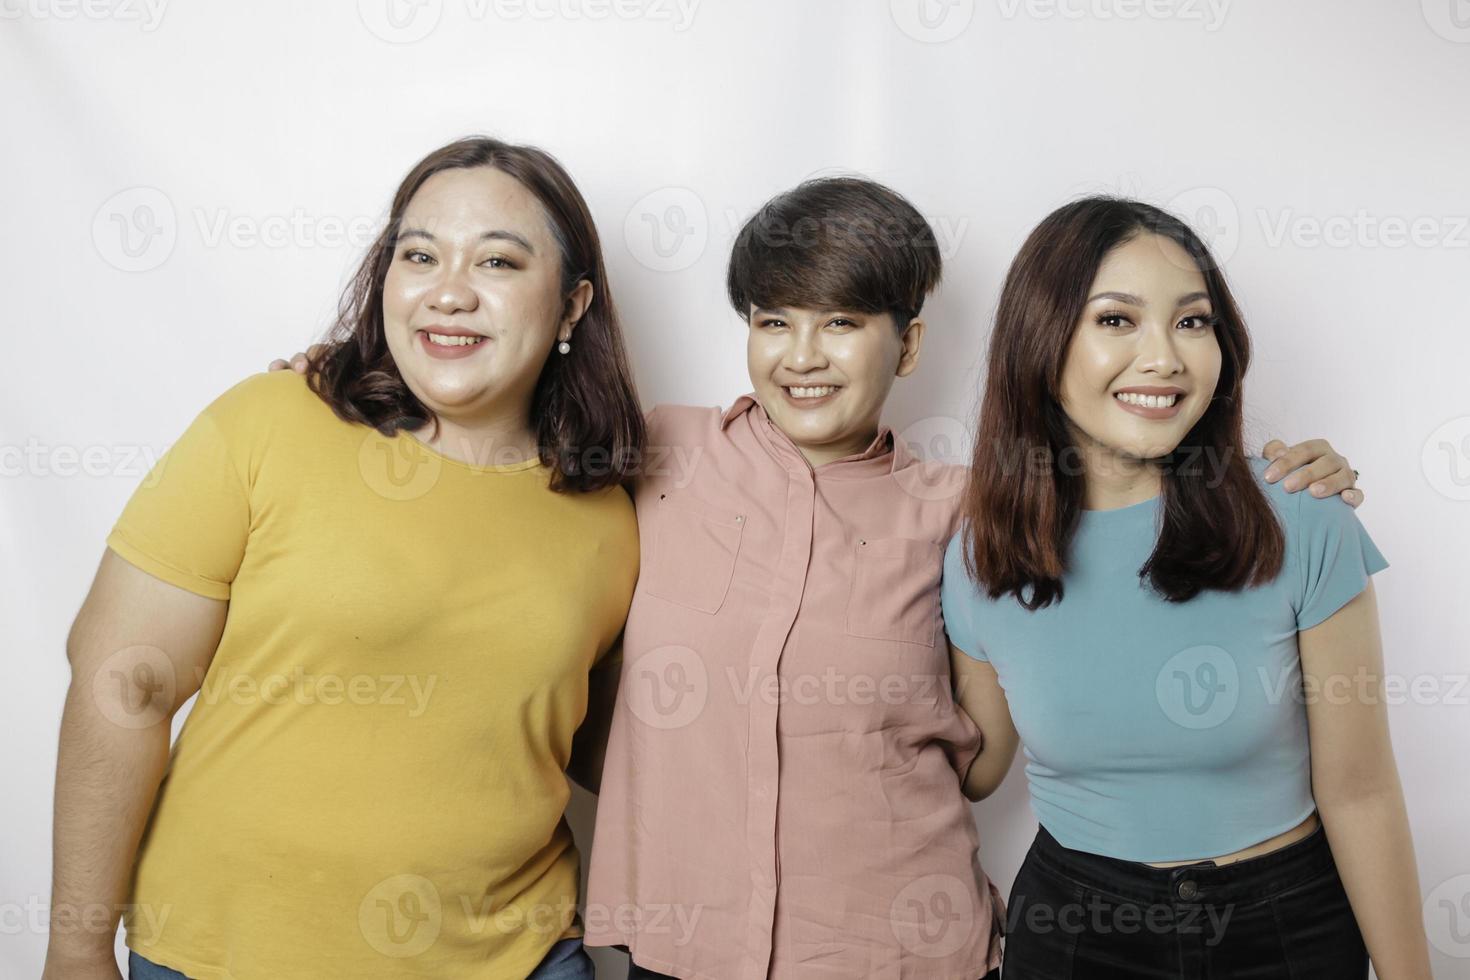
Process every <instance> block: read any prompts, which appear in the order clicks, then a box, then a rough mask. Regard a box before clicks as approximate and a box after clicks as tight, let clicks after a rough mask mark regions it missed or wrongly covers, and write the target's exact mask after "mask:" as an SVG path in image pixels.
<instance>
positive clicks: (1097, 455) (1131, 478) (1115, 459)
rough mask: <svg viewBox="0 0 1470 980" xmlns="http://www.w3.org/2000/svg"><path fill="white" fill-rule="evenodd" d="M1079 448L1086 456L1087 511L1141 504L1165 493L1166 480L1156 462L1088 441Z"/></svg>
mask: <svg viewBox="0 0 1470 980" xmlns="http://www.w3.org/2000/svg"><path fill="white" fill-rule="evenodd" d="M1077 448H1078V449H1079V450H1080V452H1081V454H1082V473H1083V479H1085V480H1086V481H1087V489H1086V492H1085V493H1084V495H1083V501H1082V506H1083V507H1084V508H1085V509H1087V510H1116V509H1118V508H1119V507H1129V506H1132V505H1133V504H1141V503H1143V502H1144V501H1145V500H1149V499H1150V498H1153V497H1157V496H1158V495H1159V493H1160V492H1161V491H1162V490H1163V477H1162V475H1161V474H1160V473H1159V468H1158V466H1157V465H1156V464H1155V463H1154V462H1153V461H1152V460H1147V459H1139V458H1137V457H1135V456H1125V455H1123V454H1121V453H1118V452H1116V451H1114V450H1112V449H1110V448H1108V447H1106V446H1103V445H1099V444H1097V443H1094V442H1092V441H1091V440H1088V439H1085V438H1084V439H1083V440H1082V441H1079V443H1078V444H1077Z"/></svg>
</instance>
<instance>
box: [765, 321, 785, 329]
mask: <svg viewBox="0 0 1470 980" xmlns="http://www.w3.org/2000/svg"><path fill="white" fill-rule="evenodd" d="M761 326H763V327H784V326H786V321H785V320H762V321H761Z"/></svg>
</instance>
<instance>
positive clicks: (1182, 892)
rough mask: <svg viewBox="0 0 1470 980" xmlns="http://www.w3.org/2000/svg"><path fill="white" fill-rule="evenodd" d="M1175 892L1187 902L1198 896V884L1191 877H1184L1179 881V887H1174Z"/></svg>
mask: <svg viewBox="0 0 1470 980" xmlns="http://www.w3.org/2000/svg"><path fill="white" fill-rule="evenodd" d="M1175 893H1176V894H1177V895H1178V896H1179V897H1180V898H1182V899H1184V900H1185V901H1186V902H1188V901H1191V900H1193V899H1195V898H1197V897H1198V896H1199V885H1197V884H1195V883H1194V881H1193V880H1192V879H1190V878H1185V879H1184V880H1183V881H1181V882H1180V883H1179V887H1178V888H1177V889H1175Z"/></svg>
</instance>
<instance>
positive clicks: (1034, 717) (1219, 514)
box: [943, 198, 1429, 980]
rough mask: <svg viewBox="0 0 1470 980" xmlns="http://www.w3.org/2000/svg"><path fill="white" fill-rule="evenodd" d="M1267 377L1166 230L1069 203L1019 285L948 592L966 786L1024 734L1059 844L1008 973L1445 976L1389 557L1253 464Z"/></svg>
mask: <svg viewBox="0 0 1470 980" xmlns="http://www.w3.org/2000/svg"><path fill="white" fill-rule="evenodd" d="M1249 359H1250V348H1249V342H1248V339H1247V336H1246V331H1245V325H1244V323H1243V321H1242V318H1241V314H1240V311H1239V310H1238V308H1237V307H1236V305H1235V301H1234V300H1233V299H1232V297H1231V295H1230V291H1229V289H1228V288H1227V286H1226V283H1225V279H1224V277H1223V275H1222V274H1221V272H1220V270H1219V268H1218V267H1217V266H1216V265H1215V263H1214V262H1213V261H1212V260H1211V258H1210V255H1209V252H1208V250H1207V248H1206V247H1205V245H1204V244H1203V243H1202V242H1201V241H1200V239H1199V238H1198V237H1197V236H1196V235H1195V234H1194V233H1193V232H1192V231H1191V230H1190V229H1189V228H1188V227H1186V226H1185V225H1183V224H1182V223H1180V222H1179V221H1178V220H1177V219H1175V218H1173V217H1171V216H1170V215H1168V214H1165V213H1164V212H1162V211H1159V210H1158V209H1156V208H1153V207H1150V206H1148V205H1144V204H1139V203H1136V202H1133V201H1126V200H1117V199H1112V198H1089V199H1086V200H1082V201H1078V202H1076V203H1073V204H1070V205H1067V206H1066V207H1063V208H1061V209H1059V210H1057V211H1056V212H1054V213H1053V214H1051V215H1050V216H1049V217H1047V218H1046V220H1045V221H1043V222H1042V223H1041V224H1040V225H1039V226H1038V227H1037V228H1036V230H1035V231H1034V232H1032V234H1031V236H1030V238H1029V239H1028V240H1027V242H1026V244H1025V245H1024V246H1023V247H1022V249H1021V251H1020V253H1019V254H1018V256H1017V257H1016V260H1015V262H1014V263H1013V264H1012V266H1011V269H1010V273H1009V275H1008V277H1007V280H1006V284H1005V287H1004V290H1003V292H1002V295H1001V300H1000V306H999V310H998V312H997V321H996V326H995V331H994V334H993V336H992V338H991V346H990V352H989V377H988V382H987V386H986V389H985V396H984V402H983V405H982V408H981V414H980V425H979V431H978V435H977V439H976V445H975V458H974V466H973V469H972V473H971V477H970V482H969V486H968V489H967V491H966V498H965V504H964V516H965V518H966V523H965V525H964V527H963V530H962V531H961V533H960V534H959V535H957V536H956V537H955V539H954V540H953V541H951V542H950V546H949V550H948V553H947V555H946V558H945V569H944V587H943V601H944V619H945V624H946V627H947V629H948V632H949V636H950V640H951V643H952V649H951V656H952V660H953V666H954V675H955V681H956V684H957V687H958V688H959V694H960V701H961V704H962V705H963V706H964V707H965V709H966V710H967V711H968V712H969V713H970V715H971V716H972V717H973V718H974V719H975V721H976V722H977V723H978V724H979V726H980V729H981V731H982V732H983V733H984V736H985V747H984V750H983V751H982V753H981V755H980V756H979V757H978V758H977V760H976V762H975V764H974V765H973V766H972V768H971V769H970V771H969V774H968V777H967V779H966V785H965V789H966V792H967V794H968V795H970V796H971V797H972V798H974V799H979V798H981V797H983V796H985V795H987V794H988V793H990V792H991V791H993V790H994V788H995V787H996V785H998V784H999V782H1000V780H1001V779H1002V778H1003V777H1004V775H1005V772H1006V770H1007V769H1008V768H1009V766H1010V762H1011V759H1012V757H1013V755H1014V752H1015V748H1016V744H1017V740H1018V738H1019V739H1020V740H1021V741H1024V743H1025V746H1026V775H1027V779H1028V782H1029V785H1030V790H1031V798H1032V805H1033V807H1034V809H1035V811H1036V815H1037V817H1038V819H1039V820H1040V823H1041V828H1040V830H1039V832H1038V833H1037V837H1036V841H1035V843H1034V844H1033V845H1032V847H1031V850H1030V852H1029V853H1028V855H1027V857H1026V860H1025V862H1024V864H1023V865H1022V867H1021V870H1020V872H1019V874H1018V875H1017V878H1016V881H1015V885H1014V888H1013V890H1012V893H1011V900H1010V908H1009V916H1008V925H1009V938H1008V940H1007V949H1006V955H1005V965H1004V970H1005V975H1006V978H1007V980H1030V978H1046V980H1055V978H1058V977H1073V976H1076V977H1087V978H1089V980H1099V978H1107V977H1129V978H1150V977H1158V978H1165V977H1168V978H1186V977H1190V978H1193V977H1233V978H1244V977H1293V978H1306V977H1322V978H1332V980H1342V978H1348V977H1366V976H1367V971H1368V960H1369V957H1370V956H1371V958H1372V962H1373V964H1374V967H1375V968H1376V970H1377V973H1378V976H1379V978H1380V980H1398V978H1408V977H1414V978H1419V977H1428V976H1429V960H1428V949H1427V945H1426V942H1425V938H1424V931H1423V926H1422V923H1421V920H1420V896H1419V887H1418V881H1417V875H1416V870H1415V862H1414V852H1413V844H1412V841H1411V839H1410V835H1409V826H1408V820H1407V817H1406V814H1405V809H1404V802H1403V794H1402V792H1401V790H1400V787H1399V781H1398V774H1397V771H1396V769H1395V765H1394V760H1393V753H1392V749H1391V747H1390V744H1389V736H1388V725H1387V720H1386V717H1385V712H1384V706H1383V697H1382V688H1381V680H1382V674H1383V665H1382V656H1381V651H1380V646H1379V637H1378V621H1377V614H1376V611H1375V606H1374V597H1373V587H1372V584H1371V583H1370V581H1369V576H1370V575H1371V574H1373V573H1374V572H1377V571H1379V570H1381V569H1383V568H1384V567H1386V564H1387V563H1386V562H1385V561H1384V560H1383V557H1382V556H1381V555H1380V554H1379V553H1378V549H1377V548H1375V547H1374V546H1373V542H1372V541H1370V540H1369V538H1368V535H1367V534H1366V533H1365V532H1364V530H1363V528H1362V526H1361V525H1360V524H1359V523H1358V520H1357V518H1356V517H1355V516H1354V514H1353V511H1352V509H1351V508H1350V507H1348V506H1347V505H1346V504H1344V503H1343V502H1342V501H1341V500H1338V499H1336V498H1327V499H1317V498H1313V497H1311V496H1308V495H1306V494H1288V493H1286V492H1285V491H1284V490H1282V489H1281V487H1280V486H1279V485H1277V484H1273V483H1268V482H1266V480H1265V471H1266V470H1267V464H1266V462H1265V461H1264V460H1261V459H1256V458H1252V457H1249V456H1247V455H1246V451H1245V446H1244V443H1243V439H1242V434H1241V430H1242V424H1241V419H1242V412H1241V392H1242V388H1243V381H1244V375H1245V370H1246V366H1247V364H1248V363H1249ZM1018 733H1019V735H1018ZM1309 745H1310V749H1309ZM1329 845H1330V846H1329Z"/></svg>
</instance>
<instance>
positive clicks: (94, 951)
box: [46, 678, 169, 976]
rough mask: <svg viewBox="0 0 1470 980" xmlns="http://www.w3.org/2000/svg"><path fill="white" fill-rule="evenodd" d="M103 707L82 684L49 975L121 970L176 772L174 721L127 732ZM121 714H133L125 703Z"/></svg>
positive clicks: (71, 701) (69, 731)
mask: <svg viewBox="0 0 1470 980" xmlns="http://www.w3.org/2000/svg"><path fill="white" fill-rule="evenodd" d="M98 697H99V695H97V694H95V693H94V690H93V687H92V685H91V683H90V678H80V679H75V680H73V683H72V685H71V688H70V689H69V690H68V691H67V697H66V706H65V709H64V711H63V714H62V719H61V740H60V744H59V746H58V750H57V763H56V800H55V815H54V818H53V825H52V828H53V834H52V885H51V934H50V945H49V948H48V950H47V957H46V959H47V971H48V974H49V975H57V976H60V975H62V974H63V972H66V971H64V970H63V968H65V967H68V966H69V965H71V964H78V965H80V964H84V963H93V962H103V961H105V962H107V963H111V961H112V952H113V943H114V940H115V937H116V933H117V922H118V917H119V915H120V912H121V909H122V906H123V904H124V903H125V902H127V900H128V888H129V878H130V876H131V872H132V866H133V859H134V856H135V854H136V852H137V847H138V841H139V839H140V838H141V836H142V833H143V828H144V827H145V826H146V824H147V821H148V815H149V811H150V810H151V808H152V805H153V800H154V797H155V795H156V794H157V791H158V785H159V783H160V781H161V780H162V779H163V774H164V770H165V768H166V767H167V765H168V753H169V725H168V721H167V720H166V719H165V720H162V721H160V722H157V723H155V724H152V725H149V726H147V727H144V728H136V729H135V728H129V727H126V726H124V725H119V724H117V723H115V722H114V721H112V720H111V719H110V718H109V717H108V713H105V712H104V711H103V710H102V708H101V705H99V702H98ZM113 707H116V708H117V709H118V710H123V706H122V705H121V703H116V704H114V705H113ZM113 716H114V717H121V716H118V715H116V714H115V713H113ZM58 971H60V972H58Z"/></svg>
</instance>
